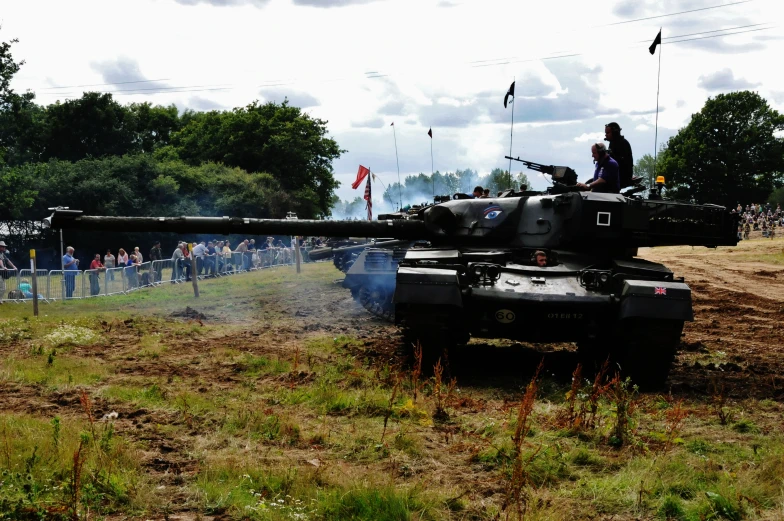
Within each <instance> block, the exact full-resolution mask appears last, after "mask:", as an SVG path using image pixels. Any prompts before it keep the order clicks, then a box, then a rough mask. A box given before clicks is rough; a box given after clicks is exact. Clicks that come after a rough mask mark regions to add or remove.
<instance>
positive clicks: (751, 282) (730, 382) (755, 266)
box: [640, 239, 784, 399]
mask: <svg viewBox="0 0 784 521" xmlns="http://www.w3.org/2000/svg"><path fill="white" fill-rule="evenodd" d="M783 252H784V239H772V240H764V239H759V240H750V241H743V242H741V243H740V244H738V246H737V247H733V248H718V249H715V250H712V249H707V248H692V247H685V246H682V247H671V248H655V249H645V250H641V251H640V256H641V257H644V258H646V259H648V260H651V261H655V262H661V263H663V264H665V265H666V266H667V267H669V268H670V269H672V270H673V271H674V272H675V275H676V276H682V277H685V279H686V282H687V283H688V284H689V286H690V287H691V289H692V291H693V298H694V314H695V320H694V322H692V323H688V324H687V325H686V328H685V336H684V339H683V343H682V346H681V347H682V349H681V352H680V353H679V355H678V359H677V363H676V366H675V367H674V369H673V372H672V375H671V378H670V380H671V383H672V385H673V387H674V388H675V389H680V390H684V391H686V390H689V389H693V390H696V391H700V392H705V391H708V390H710V389H711V387H712V385H713V382H716V383H717V384H718V385H721V384H724V385H725V387H726V392H727V394H728V395H731V396H737V397H745V396H755V397H768V398H777V399H780V398H782V397H784V375H783V374H782V372H783V371H782V370H783V369H784V341H783V340H784V332H782V328H781V325H782V321H783V320H784V253H783Z"/></svg>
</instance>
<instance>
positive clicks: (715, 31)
mask: <svg viewBox="0 0 784 521" xmlns="http://www.w3.org/2000/svg"><path fill="white" fill-rule="evenodd" d="M769 23H770V22H765V23H762V24H750V25H739V26H737V27H729V28H727V29H716V30H714V31H699V32H696V33H689V34H679V35H677V36H664V37H662V40H672V39H675V38H685V37H687V36H697V35H699V34H711V33H721V32H724V31H734V30H735V29H745V28H746V27H759V26H760V25H768V24H769ZM637 41H638V42H639V43H648V44H650V43H651V40H650V38H649V39H647V40H637Z"/></svg>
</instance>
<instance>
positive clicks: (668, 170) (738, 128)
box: [659, 91, 784, 207]
mask: <svg viewBox="0 0 784 521" xmlns="http://www.w3.org/2000/svg"><path fill="white" fill-rule="evenodd" d="M782 130H784V116H782V115H781V114H779V113H778V112H777V111H776V110H774V109H772V108H770V106H769V105H768V103H767V101H765V99H763V98H762V97H761V96H760V95H759V94H757V93H754V92H749V91H741V92H732V93H728V94H719V95H718V96H716V97H715V98H708V101H707V102H706V103H705V106H704V107H703V108H702V110H701V111H700V112H698V113H697V114H694V115H692V119H691V121H690V122H689V124H688V125H686V126H685V127H684V128H682V129H681V130H680V131H679V132H678V134H677V135H676V136H674V137H672V138H670V139H669V141H668V142H667V147H666V149H665V150H664V151H663V153H662V154H661V155H660V156H659V161H660V168H659V172H661V173H662V175H664V176H665V177H666V181H667V188H668V189H670V190H672V193H673V194H674V196H675V197H677V198H680V199H689V200H691V199H694V200H696V201H698V202H701V203H715V204H723V205H725V206H728V207H734V206H736V205H737V204H738V203H739V202H741V203H743V204H748V203H750V202H760V201H764V200H765V199H766V198H767V197H768V195H769V194H770V193H771V192H772V191H773V189H774V188H775V187H776V186H778V185H780V184H781V182H782V181H784V163H783V161H782V160H783V159H784V140H782V138H780V137H776V134H777V133H779V132H781V131H782Z"/></svg>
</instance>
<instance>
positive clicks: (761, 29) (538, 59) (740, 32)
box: [472, 0, 778, 68]
mask: <svg viewBox="0 0 784 521" xmlns="http://www.w3.org/2000/svg"><path fill="white" fill-rule="evenodd" d="M747 1H752V0H747ZM759 25H766V24H752V25H745V26H744V25H741V26H737V27H730V28H728V29H719V30H717V31H703V32H701V33H693V34H695V35H696V34H708V33H713V32H718V31H725V32H723V33H722V34H714V35H711V36H703V37H698V38H689V39H685V40H676V41H667V42H662V45H665V44H672V43H681V42H688V41H692V40H703V39H706V38H719V37H721V36H733V35H736V34H744V33H752V32H756V31H767V30H769V29H775V28H777V27H778V26H776V25H772V26H769V27H762V28H756V29H747V30H745V31H735V30H736V29H742V28H744V27H756V26H759ZM726 31H735V32H726ZM685 36H691V35H680V36H671V37H670V38H682V37H685ZM644 41H645V42H648V40H644ZM638 43H639V41H638V42H635V44H634V45H631V46H628V47H627V48H635V47H640V46H639V45H638ZM586 54H587V53H570V54H562V55H559V56H539V57H536V58H527V59H522V60H512V61H504V62H498V63H485V64H481V65H474V66H473V67H472V68H480V67H492V66H497V65H509V64H511V63H527V62H534V61H545V60H557V59H559V58H573V57H575V56H585V55H586Z"/></svg>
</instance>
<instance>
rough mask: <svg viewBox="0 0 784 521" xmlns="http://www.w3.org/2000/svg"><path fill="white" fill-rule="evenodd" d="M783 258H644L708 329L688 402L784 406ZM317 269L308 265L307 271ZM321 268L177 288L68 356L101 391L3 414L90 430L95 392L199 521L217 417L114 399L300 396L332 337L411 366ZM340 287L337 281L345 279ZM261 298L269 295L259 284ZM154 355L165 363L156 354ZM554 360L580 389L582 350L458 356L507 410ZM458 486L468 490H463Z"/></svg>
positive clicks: (357, 351) (683, 254)
mask: <svg viewBox="0 0 784 521" xmlns="http://www.w3.org/2000/svg"><path fill="white" fill-rule="evenodd" d="M782 248H784V239H775V240H772V241H762V240H754V241H744V242H742V243H741V244H739V245H738V246H737V247H735V248H721V249H718V250H709V249H705V248H690V247H673V248H658V249H647V250H643V251H641V252H640V256H641V257H643V258H646V259H649V260H652V261H656V262H662V263H664V264H665V265H667V266H668V267H670V268H671V269H672V270H673V271H674V272H675V274H676V276H682V277H684V278H685V280H686V282H687V283H688V284H689V285H690V287H691V288H692V291H693V297H694V311H695V321H694V322H692V323H689V324H687V326H686V328H685V332H684V336H683V340H682V344H681V349H680V351H679V353H678V356H677V360H676V364H675V366H674V368H673V371H672V374H671V377H670V379H669V381H668V388H669V390H670V392H671V393H672V394H673V395H674V396H676V397H678V396H681V397H684V398H689V399H691V398H696V399H697V400H700V399H701V397H703V396H704V397H710V396H711V395H712V394H713V395H715V391H714V390H713V387H714V386H723V388H724V394H725V395H727V396H728V397H732V398H734V399H745V398H758V399H761V398H769V399H773V400H777V401H781V400H782V399H784V356H782V355H784V342H783V341H782V340H783V339H784V333H782V328H781V323H782V320H783V319H784V264H781V262H782V260H784V256H782ZM312 268H313V266H312V265H311V266H307V265H306V266H305V269H306V270H311V269H312ZM318 269H319V270H321V271H320V274H319V275H318V276H314V277H311V278H305V279H303V280H302V282H301V283H298V284H291V285H288V284H287V285H286V290H285V292H282V293H281V292H279V291H260V292H256V291H255V289H256V286H248V288H247V292H245V293H244V295H242V296H237V295H236V293H232V294H231V297H230V298H229V297H226V298H223V297H222V296H221V295H223V292H222V290H220V289H219V288H220V286H219V285H220V284H221V281H220V280H217V281H210V283H209V284H204V287H203V295H202V298H201V299H200V300H199V301H192V300H191V301H190V302H191V304H190V305H189V306H186V305H183V302H185V301H186V297H187V291H188V289H187V288H177V289H178V290H179V291H180V292H181V293H182V295H180V298H178V299H172V300H171V301H166V302H163V303H159V304H156V305H155V306H149V305H146V304H138V305H136V304H133V303H131V304H123V306H122V307H123V309H124V310H131V311H138V313H139V318H138V319H135V318H133V317H131V318H123V319H109V318H106V317H104V318H102V319H101V321H100V328H101V329H102V334H103V338H102V340H101V341H100V342H98V343H96V344H94V345H88V346H76V347H72V348H70V350H69V351H68V356H72V357H79V358H84V359H88V358H93V359H95V360H98V361H100V363H103V364H106V365H108V366H111V367H112V370H111V371H110V372H109V374H108V375H107V376H105V377H104V378H103V380H102V381H101V382H99V383H96V384H93V385H81V386H60V387H59V388H58V387H57V386H54V387H53V386H52V385H51V384H36V383H30V382H25V381H21V380H20V379H18V378H16V379H15V378H5V379H0V403H2V404H3V405H2V408H3V411H4V412H6V413H25V414H30V415H43V416H46V417H52V416H54V415H59V416H72V417H82V416H83V415H84V404H82V403H80V392H81V389H87V391H88V393H89V395H90V396H91V397H92V407H93V410H92V413H93V415H94V416H95V417H96V418H98V419H100V418H101V417H102V416H103V415H105V414H108V413H110V412H112V411H114V412H117V413H118V419H117V420H116V428H117V431H118V432H119V433H122V434H123V435H124V436H126V437H129V438H130V439H132V440H134V441H136V442H140V443H143V446H144V447H145V450H144V451H143V453H142V454H141V455H140V458H141V461H142V462H143V465H144V466H145V468H146V471H147V472H148V473H149V474H150V476H152V479H153V481H154V482H155V483H160V484H161V485H160V486H161V487H175V488H174V489H173V490H178V491H179V492H177V494H180V495H179V496H178V495H176V494H175V495H173V496H168V497H167V498H166V500H167V501H168V502H169V503H170V504H172V505H176V507H175V508H174V510H175V511H181V512H186V511H190V510H191V509H193V508H194V507H195V503H194V501H195V499H194V498H193V497H188V496H187V494H186V492H184V490H186V489H185V488H177V487H178V486H179V485H182V484H183V483H186V482H188V481H192V480H193V477H194V475H195V474H196V473H197V471H198V468H199V462H198V461H196V460H195V459H194V458H193V457H192V456H190V455H191V454H192V453H193V452H194V451H195V450H196V447H195V446H196V445H197V444H198V443H201V442H200V441H199V436H200V432H201V431H202V430H204V429H209V428H210V425H211V423H210V422H214V421H215V419H214V417H211V416H209V415H204V416H203V417H202V418H200V417H199V415H198V413H197V412H196V413H190V412H189V410H188V407H189V406H188V405H187V404H186V405H184V406H183V407H178V410H176V411H173V410H171V409H169V410H167V409H166V408H155V407H145V406H141V407H140V406H139V405H138V403H137V402H134V401H133V400H130V401H129V400H120V399H116V398H111V397H107V396H106V395H105V394H104V393H103V391H102V389H105V388H106V387H107V386H109V385H113V386H137V387H138V386H141V385H149V384H150V383H151V382H156V385H159V386H160V387H161V389H163V391H164V392H169V393H170V395H174V394H175V393H179V392H183V393H184V392H191V393H196V394H202V395H204V396H213V397H214V396H220V395H221V393H226V392H232V391H235V390H237V389H238V388H241V387H242V386H244V385H247V383H248V376H247V373H246V371H247V367H246V366H244V365H243V363H242V362H241V361H240V360H241V359H240V358H238V356H237V353H242V354H252V355H254V356H264V357H267V358H270V359H277V360H284V361H287V363H289V364H291V365H290V366H289V368H290V369H292V367H293V368H297V367H299V368H300V369H298V370H289V371H286V372H285V373H284V374H280V375H269V376H264V377H261V378H260V379H259V381H258V382H257V384H258V385H259V386H264V385H268V386H273V387H274V386H275V385H280V386H286V387H288V388H294V387H295V386H297V385H300V384H306V383H307V382H309V381H311V380H312V379H313V378H314V376H313V373H312V371H311V368H312V367H314V366H316V365H317V362H318V359H319V358H323V359H329V358H330V357H334V356H335V354H334V353H329V352H319V351H318V350H311V351H310V352H308V353H306V351H305V349H304V348H303V346H304V345H306V343H307V342H308V341H310V340H313V339H318V338H325V337H333V338H335V339H336V341H337V339H339V338H343V337H344V336H345V337H348V338H353V339H356V340H358V341H356V342H354V343H353V344H351V345H350V346H346V347H345V350H346V351H348V352H349V353H350V354H351V356H352V357H353V359H354V360H355V361H356V363H357V364H360V365H362V366H364V367H368V366H375V367H394V366H400V365H401V364H404V363H405V360H404V357H405V355H403V349H401V342H402V340H401V338H400V336H399V334H398V332H397V330H396V328H395V327H394V326H392V325H391V324H388V323H385V322H382V321H380V320H378V319H376V318H374V317H372V316H370V315H369V314H368V313H366V312H365V310H363V309H362V308H361V307H359V306H358V305H357V304H356V303H355V302H354V301H353V300H352V299H351V297H350V295H349V294H348V292H347V291H346V290H344V289H342V288H341V287H340V286H339V284H337V281H333V280H330V278H331V275H330V272H328V271H325V270H324V266H323V265H322V267H319V268H318ZM311 271H312V270H311ZM325 275H326V276H325ZM338 275H339V273H338V272H335V273H334V277H335V278H337V277H338ZM258 288H269V286H268V285H262V284H259V286H258ZM175 326H176V327H175ZM155 335H159V336H160V342H161V344H165V345H166V346H167V349H165V350H161V351H156V352H155V355H154V356H149V355H145V354H144V353H145V349H143V348H142V347H143V346H142V342H143V341H144V339H145V338H146V339H149V338H150V337H151V336H155ZM148 344H149V342H148ZM30 346H31V342H29V341H24V340H20V341H10V342H6V343H4V344H3V345H0V357H3V359H9V358H10V357H14V358H16V359H21V358H23V357H25V356H26V355H27V354H28V353H29V350H30ZM341 347H342V346H338V348H341ZM482 348H483V349H485V351H484V352H483V354H482V356H479V357H477V356H476V353H477V351H476V350H477V349H482ZM150 349H152V350H153V351H154V345H153V346H152V347H151V348H150ZM306 357H315V358H316V359H317V360H315V361H314V360H313V359H306ZM542 358H544V360H545V370H546V373H547V375H548V377H549V378H552V379H553V380H554V381H556V382H563V383H566V382H568V381H569V379H570V377H571V373H572V371H573V370H574V368H575V366H576V365H577V362H578V359H577V354H576V352H575V350H574V348H573V346H570V345H555V346H534V345H522V344H509V343H507V344H503V343H501V344H495V343H494V344H493V345H488V344H483V343H481V342H476V341H472V342H471V344H469V345H468V346H466V347H464V348H461V349H458V350H456V351H454V352H453V353H451V354H450V367H449V371H450V373H451V376H453V377H455V378H457V381H458V382H459V385H460V386H465V387H470V388H475V389H479V390H480V391H479V392H480V393H482V394H483V397H484V398H483V399H487V400H491V399H494V400H498V403H499V406H498V407H499V408H502V407H504V405H503V404H504V403H506V402H507V400H509V401H511V400H515V399H517V398H519V395H520V390H521V389H523V388H524V385H525V384H526V382H527V381H528V379H529V378H530V376H531V371H532V369H533V368H534V367H535V366H536V365H537V364H538V362H539V360H541V359H542ZM189 415H190V416H189ZM310 421H313V422H314V424H315V423H317V422H318V419H313V418H310V417H308V416H307V415H306V416H304V417H303V419H302V422H303V425H302V428H303V430H304V431H307V430H308V429H309V428H310V427H311V425H310V424H309V423H308V422H310ZM159 425H174V426H177V429H178V431H180V432H181V435H178V436H172V435H171V433H166V432H162V431H160V430H159V429H158V428H157V427H156V426H159ZM314 428H315V427H314ZM203 448H204V447H202V449H203ZM300 452H301V454H300ZM312 453H313V449H312V448H306V447H305V446H303V449H302V450H301V451H297V450H291V451H289V456H287V457H289V458H291V457H295V458H298V459H301V460H302V461H309V460H308V458H309V457H311V458H312ZM458 474H459V473H458ZM456 476H457V477H455V476H453V477H455V486H457V485H458V484H459V482H460V479H462V478H460V476H459V475H456ZM494 487H495V488H494ZM496 488H497V487H496V486H495V485H488V492H487V494H488V495H492V494H495V493H498V491H497V490H496Z"/></svg>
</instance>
